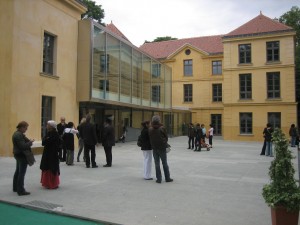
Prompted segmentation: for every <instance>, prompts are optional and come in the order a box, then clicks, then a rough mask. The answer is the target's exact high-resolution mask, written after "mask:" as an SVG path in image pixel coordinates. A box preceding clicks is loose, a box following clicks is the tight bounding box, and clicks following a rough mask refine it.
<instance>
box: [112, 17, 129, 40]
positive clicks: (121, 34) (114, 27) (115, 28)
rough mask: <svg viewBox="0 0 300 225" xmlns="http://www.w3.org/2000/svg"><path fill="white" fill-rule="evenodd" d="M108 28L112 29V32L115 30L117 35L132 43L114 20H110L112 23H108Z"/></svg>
mask: <svg viewBox="0 0 300 225" xmlns="http://www.w3.org/2000/svg"><path fill="white" fill-rule="evenodd" d="M106 28H107V29H108V30H110V31H111V32H113V33H114V34H116V35H117V36H119V37H121V38H123V39H125V40H126V41H128V42H130V43H131V41H129V39H128V38H127V37H126V36H125V35H124V34H123V33H122V32H121V31H120V30H119V29H118V28H117V27H116V26H115V25H114V24H113V22H112V21H111V22H110V24H107V25H106Z"/></svg>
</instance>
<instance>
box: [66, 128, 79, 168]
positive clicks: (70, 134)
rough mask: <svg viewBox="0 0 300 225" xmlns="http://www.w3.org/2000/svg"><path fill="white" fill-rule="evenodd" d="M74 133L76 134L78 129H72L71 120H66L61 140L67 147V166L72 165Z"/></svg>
mask: <svg viewBox="0 0 300 225" xmlns="http://www.w3.org/2000/svg"><path fill="white" fill-rule="evenodd" d="M74 134H78V130H76V129H74V123H73V122H68V124H67V128H66V129H65V130H64V134H63V141H64V142H65V146H66V149H67V158H66V164H67V165H68V166H70V165H74Z"/></svg>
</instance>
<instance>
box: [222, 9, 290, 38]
mask: <svg viewBox="0 0 300 225" xmlns="http://www.w3.org/2000/svg"><path fill="white" fill-rule="evenodd" d="M291 30H293V28H291V27H289V26H286V25H284V24H282V23H280V22H278V21H276V20H274V19H271V18H269V17H266V16H264V15H263V14H262V13H260V15H258V16H257V17H255V18H253V19H252V20H250V21H249V22H247V23H245V24H244V25H242V26H240V27H238V28H237V29H235V30H233V31H231V32H230V33H228V34H226V35H225V36H224V38H228V37H232V36H247V35H255V34H263V33H272V32H282V31H291Z"/></svg>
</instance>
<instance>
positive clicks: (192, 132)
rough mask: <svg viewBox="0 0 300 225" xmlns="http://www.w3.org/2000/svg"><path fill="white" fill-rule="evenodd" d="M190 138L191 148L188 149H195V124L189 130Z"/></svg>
mask: <svg viewBox="0 0 300 225" xmlns="http://www.w3.org/2000/svg"><path fill="white" fill-rule="evenodd" d="M188 138H189V141H188V143H189V147H188V149H194V143H195V128H194V125H193V123H190V124H189V128H188Z"/></svg>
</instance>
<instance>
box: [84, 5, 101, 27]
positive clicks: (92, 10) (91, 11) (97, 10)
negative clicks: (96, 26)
mask: <svg viewBox="0 0 300 225" xmlns="http://www.w3.org/2000/svg"><path fill="white" fill-rule="evenodd" d="M81 1H82V2H83V4H85V5H86V7H87V9H88V10H87V12H86V13H84V14H82V15H81V19H86V18H91V19H94V20H96V21H97V22H98V23H100V24H102V25H104V24H103V23H102V22H101V20H102V19H103V18H104V9H102V8H101V7H102V6H101V5H96V2H94V1H92V0H81Z"/></svg>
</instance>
